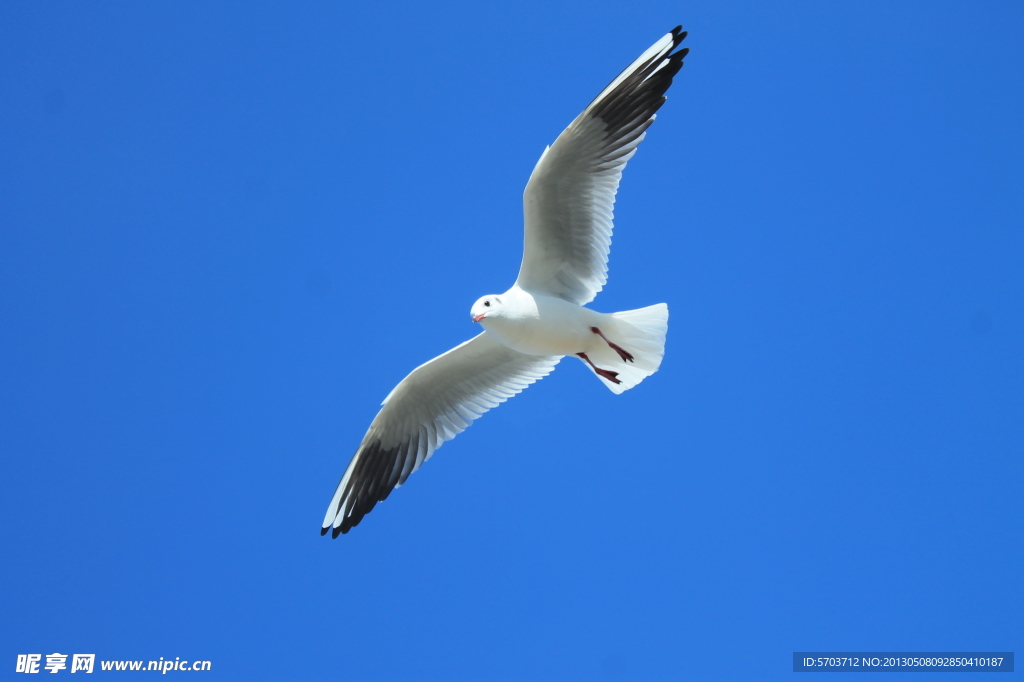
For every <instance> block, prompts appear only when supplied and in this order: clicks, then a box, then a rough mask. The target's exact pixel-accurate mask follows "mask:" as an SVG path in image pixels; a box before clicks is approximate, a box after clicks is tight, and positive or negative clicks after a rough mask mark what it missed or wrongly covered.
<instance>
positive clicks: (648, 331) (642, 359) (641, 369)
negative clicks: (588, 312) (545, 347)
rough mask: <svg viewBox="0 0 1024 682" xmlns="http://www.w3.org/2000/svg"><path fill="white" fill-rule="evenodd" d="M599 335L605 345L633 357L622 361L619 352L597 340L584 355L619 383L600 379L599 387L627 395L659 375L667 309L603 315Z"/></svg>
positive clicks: (663, 307) (665, 306) (648, 308)
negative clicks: (657, 373) (605, 338)
mask: <svg viewBox="0 0 1024 682" xmlns="http://www.w3.org/2000/svg"><path fill="white" fill-rule="evenodd" d="M600 329H601V332H602V333H603V334H604V335H605V336H606V337H607V339H608V341H611V342H612V343H614V344H616V345H618V346H621V347H622V349H623V350H624V351H626V352H627V353H630V354H631V355H632V356H633V361H632V362H629V361H628V360H623V359H622V358H621V357H619V354H618V352H616V351H615V349H613V348H612V347H611V346H609V345H608V344H607V343H605V342H604V340H603V339H601V338H600V337H597V338H596V342H595V344H594V345H593V347H592V350H591V351H589V352H588V353H587V354H588V356H589V357H590V359H591V360H592V361H593V362H594V364H595V365H597V366H598V367H600V368H601V369H607V370H611V371H612V372H618V376H617V377H616V378H617V379H618V380H619V381H620V382H621V383H618V384H617V383H614V382H613V381H610V380H608V379H606V378H604V377H600V375H598V376H599V378H600V379H601V383H603V384H604V385H605V386H607V387H608V388H609V389H610V390H611V391H612V392H613V393H622V392H623V391H627V390H629V389H631V388H633V387H634V386H636V385H637V384H639V383H640V382H641V381H643V380H644V379H646V378H647V377H649V376H651V375H652V374H654V373H655V372H657V371H658V367H660V366H661V359H662V357H664V355H665V334H666V333H667V332H668V306H667V305H666V304H664V303H658V304H656V305H651V306H647V307H646V308H638V309H637V310H625V311H623V312H621V313H611V314H610V315H602V320H601V327H600Z"/></svg>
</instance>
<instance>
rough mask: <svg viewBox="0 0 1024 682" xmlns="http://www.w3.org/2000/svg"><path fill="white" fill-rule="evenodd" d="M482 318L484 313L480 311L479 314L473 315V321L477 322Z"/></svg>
mask: <svg viewBox="0 0 1024 682" xmlns="http://www.w3.org/2000/svg"><path fill="white" fill-rule="evenodd" d="M482 319H484V314H483V313H480V314H479V315H474V316H473V321H474V322H479V321H480V320H482Z"/></svg>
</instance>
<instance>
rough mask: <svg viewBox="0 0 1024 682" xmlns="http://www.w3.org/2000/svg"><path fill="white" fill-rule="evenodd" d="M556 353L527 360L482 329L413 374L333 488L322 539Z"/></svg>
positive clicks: (549, 365) (532, 377)
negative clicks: (336, 485)
mask: <svg viewBox="0 0 1024 682" xmlns="http://www.w3.org/2000/svg"><path fill="white" fill-rule="evenodd" d="M561 359H562V356H560V355H526V354H525V353H519V352H517V351H514V350H512V349H511V348H508V347H507V346H505V345H503V344H501V343H500V342H498V341H496V340H494V338H493V337H491V336H489V335H488V334H487V332H483V333H481V334H479V335H478V336H476V337H474V338H472V339H470V340H469V341H466V342H465V343H463V344H461V345H459V346H456V347H455V348H452V349H451V350H450V351H448V352H447V353H444V354H443V355H439V356H437V357H436V358H434V359H433V360H431V361H430V362H427V363H425V364H423V365H420V366H419V367H417V368H416V369H414V370H413V371H412V372H411V373H410V374H409V376H407V377H405V378H404V379H402V381H401V383H399V384H398V385H397V386H395V388H394V390H393V391H391V393H390V394H389V395H388V397H387V398H385V399H384V403H383V404H384V406H383V407H382V408H381V410H380V412H378V413H377V416H376V417H375V418H374V420H373V422H372V423H371V424H370V428H369V430H367V432H366V435H365V436H363V442H362V443H360V445H359V449H358V450H356V454H355V455H354V456H353V457H352V461H351V462H349V464H348V468H347V469H345V474H344V475H343V476H342V477H341V482H340V483H338V489H337V491H336V492H335V493H334V499H332V500H331V504H330V506H329V507H328V508H327V515H326V516H325V517H324V523H323V527H322V529H321V534H326V533H327V531H328V530H329V529H331V528H333V529H334V530H333V532H334V537H338V534H339V533H347V532H348V531H349V529H351V528H352V527H353V526H355V525H357V524H358V523H359V521H360V520H361V519H362V518H363V516H365V515H366V514H368V513H369V512H370V510H371V509H373V507H374V505H376V504H377V503H378V502H382V501H383V500H385V499H386V498H387V496H388V495H389V494H390V493H391V491H392V490H393V489H394V488H396V487H397V486H400V485H402V484H403V483H405V479H406V478H408V476H409V474H411V473H412V472H414V471H416V470H417V469H419V468H420V465H421V464H423V462H425V461H426V460H428V459H429V458H430V456H431V455H432V454H433V453H434V450H436V449H437V448H439V447H441V444H442V443H444V442H445V441H446V440H451V439H452V438H454V437H455V436H456V435H457V434H459V433H461V432H462V431H463V430H464V429H465V428H466V427H467V426H469V425H470V424H472V423H473V420H474V419H476V418H477V417H479V416H480V415H482V414H483V413H484V412H486V411H487V410H489V409H491V408H492V407H497V406H498V405H499V404H500V403H503V402H505V401H506V400H508V399H509V398H511V397H512V396H514V395H516V394H517V393H519V392H520V391H522V390H523V389H524V388H526V387H527V386H529V385H530V384H532V383H533V382H535V381H537V380H538V379H541V378H543V377H545V376H547V375H548V374H549V373H550V372H551V370H553V369H554V368H555V365H557V364H558V361H559V360H561Z"/></svg>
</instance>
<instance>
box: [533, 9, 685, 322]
mask: <svg viewBox="0 0 1024 682" xmlns="http://www.w3.org/2000/svg"><path fill="white" fill-rule="evenodd" d="M685 37H686V33H685V32H684V31H683V30H682V27H681V26H677V27H676V28H674V29H672V31H671V32H670V33H668V34H666V35H665V36H664V37H663V38H662V39H661V40H659V41H658V42H657V43H655V44H654V45H652V46H651V47H650V48H648V50H647V51H646V52H644V53H643V54H642V55H640V57H639V58H638V59H637V60H636V61H635V62H633V63H632V64H630V65H629V67H627V68H626V70H625V71H623V72H622V73H620V74H619V75H618V76H617V77H616V78H615V80H613V81H612V82H611V83H610V84H609V85H608V87H606V88H605V89H604V90H602V91H601V94H599V95H598V96H597V98H596V99H594V101H593V102H591V103H590V105H589V106H588V107H587V108H586V109H584V110H583V113H582V114H580V115H579V116H578V117H577V118H576V120H575V121H573V122H572V123H571V124H569V127H568V128H566V129H565V130H564V131H563V132H562V134H561V135H559V136H558V139H557V140H555V143H554V144H553V145H551V146H550V147H548V148H547V149H545V150H544V153H543V154H541V157H540V160H539V161H538V162H537V165H536V167H535V168H534V169H533V173H532V174H531V175H530V181H529V182H528V183H527V184H526V192H525V193H524V195H523V213H524V218H525V223H526V226H525V232H526V235H525V239H524V246H523V264H522V266H521V267H520V270H519V279H518V280H517V281H516V283H517V284H518V285H519V286H520V287H521V288H523V289H526V290H527V291H532V292H535V293H545V294H549V295H553V296H558V297H560V298H563V299H565V300H567V301H571V302H573V303H577V304H579V305H585V304H587V303H589V302H590V301H592V300H594V296H596V295H597V292H599V291H601V289H602V288H603V287H604V285H605V283H606V282H607V281H608V252H609V248H610V246H611V238H612V219H613V208H614V205H615V193H616V192H617V191H618V187H619V179H620V178H621V177H622V169H623V168H625V167H626V163H627V162H628V161H629V159H630V158H632V156H633V154H634V153H635V152H636V148H637V145H639V144H640V143H641V142H642V141H643V139H644V135H645V134H646V131H647V128H648V127H649V126H650V125H651V123H653V122H654V118H655V112H657V110H658V109H659V108H660V107H661V105H662V104H663V103H664V102H665V92H666V91H667V90H668V88H669V86H670V85H672V78H673V77H674V76H675V75H676V73H678V72H679V69H680V68H682V66H683V57H685V56H686V54H687V52H688V50H687V49H685V48H684V49H682V50H678V51H675V52H673V50H675V49H676V48H677V47H679V44H680V43H681V42H682V41H683V39H684V38H685Z"/></svg>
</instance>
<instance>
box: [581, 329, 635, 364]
mask: <svg viewBox="0 0 1024 682" xmlns="http://www.w3.org/2000/svg"><path fill="white" fill-rule="evenodd" d="M590 331H592V332H594V333H595V334H597V335H598V336H600V337H601V338H602V339H604V342H605V343H607V344H608V345H609V346H611V348H612V350H613V351H615V352H616V353H618V354H619V357H620V358H622V361H623V362H633V354H632V353H630V352H629V351H628V350H625V349H624V348H623V347H622V346H620V345H619V344H617V343H612V342H611V341H609V340H608V337H607V336H605V335H604V334H603V333H601V330H600V329H598V328H597V327H591V328H590Z"/></svg>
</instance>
